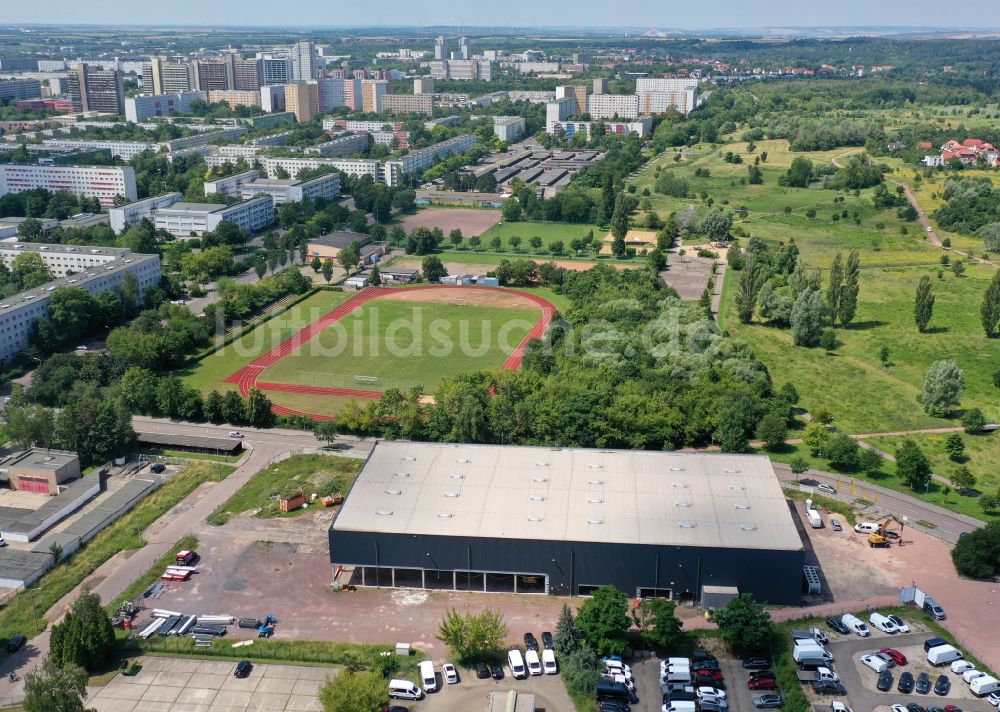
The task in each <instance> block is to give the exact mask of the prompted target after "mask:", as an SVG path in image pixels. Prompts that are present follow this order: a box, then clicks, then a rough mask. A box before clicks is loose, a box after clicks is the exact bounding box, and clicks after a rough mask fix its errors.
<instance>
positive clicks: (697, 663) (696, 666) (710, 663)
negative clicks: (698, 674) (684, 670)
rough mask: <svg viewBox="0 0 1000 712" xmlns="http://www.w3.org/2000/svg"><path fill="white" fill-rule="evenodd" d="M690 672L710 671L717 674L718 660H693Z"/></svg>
mask: <svg viewBox="0 0 1000 712" xmlns="http://www.w3.org/2000/svg"><path fill="white" fill-rule="evenodd" d="M691 669H692V670H711V671H712V672H718V670H719V661H718V660H693V661H692V662H691Z"/></svg>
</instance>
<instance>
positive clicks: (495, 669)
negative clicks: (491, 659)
mask: <svg viewBox="0 0 1000 712" xmlns="http://www.w3.org/2000/svg"><path fill="white" fill-rule="evenodd" d="M490 675H491V676H492V677H493V679H494V680H503V665H499V664H498V663H493V664H492V665H490Z"/></svg>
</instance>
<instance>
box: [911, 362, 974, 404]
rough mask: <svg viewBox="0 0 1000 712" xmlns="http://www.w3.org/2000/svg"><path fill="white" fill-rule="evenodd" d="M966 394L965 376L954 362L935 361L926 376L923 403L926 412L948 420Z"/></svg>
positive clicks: (922, 396)
mask: <svg viewBox="0 0 1000 712" xmlns="http://www.w3.org/2000/svg"><path fill="white" fill-rule="evenodd" d="M964 392H965V374H964V373H963V372H962V370H961V369H960V368H959V367H958V366H956V365H955V362H954V361H951V360H943V361H935V362H934V363H932V364H931V367H930V369H929V370H928V371H927V375H926V376H924V390H923V393H922V395H921V402H922V403H923V406H924V412H925V413H927V415H930V416H933V417H936V418H947V417H948V416H949V415H951V411H952V410H953V409H954V408H956V407H958V404H959V402H960V401H961V399H962V393H964Z"/></svg>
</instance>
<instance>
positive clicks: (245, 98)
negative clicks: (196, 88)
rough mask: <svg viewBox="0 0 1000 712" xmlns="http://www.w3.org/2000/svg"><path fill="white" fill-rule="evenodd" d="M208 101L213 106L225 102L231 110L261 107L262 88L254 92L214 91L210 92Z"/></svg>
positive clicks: (236, 90) (239, 90) (235, 90)
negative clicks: (241, 107)
mask: <svg viewBox="0 0 1000 712" xmlns="http://www.w3.org/2000/svg"><path fill="white" fill-rule="evenodd" d="M208 101H210V102H211V103H213V104H214V103H216V102H219V101H222V102H225V103H226V104H228V105H229V108H231V109H235V108H236V107H237V106H260V88H257V89H256V90H254V91H247V90H243V89H225V90H220V89H213V90H212V91H210V92H208Z"/></svg>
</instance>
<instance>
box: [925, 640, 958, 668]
mask: <svg viewBox="0 0 1000 712" xmlns="http://www.w3.org/2000/svg"><path fill="white" fill-rule="evenodd" d="M961 659H962V651H961V650H959V649H958V648H956V647H955V646H954V645H935V646H934V647H933V648H931V649H930V650H928V651H927V662H929V663H930V664H931V665H935V666H940V665H947V664H948V663H951V662H954V661H956V660H961Z"/></svg>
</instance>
